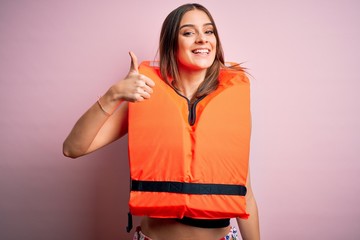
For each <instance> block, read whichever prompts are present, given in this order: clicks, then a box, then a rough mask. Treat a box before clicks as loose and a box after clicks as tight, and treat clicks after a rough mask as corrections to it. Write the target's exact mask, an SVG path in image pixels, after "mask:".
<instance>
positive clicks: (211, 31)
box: [205, 30, 214, 35]
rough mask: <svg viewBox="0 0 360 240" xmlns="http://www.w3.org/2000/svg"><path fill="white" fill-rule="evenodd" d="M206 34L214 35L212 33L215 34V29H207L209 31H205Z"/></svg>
mask: <svg viewBox="0 0 360 240" xmlns="http://www.w3.org/2000/svg"><path fill="white" fill-rule="evenodd" d="M205 34H207V35H212V34H214V31H213V30H207V31H205Z"/></svg>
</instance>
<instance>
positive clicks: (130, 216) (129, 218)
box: [126, 212, 133, 232]
mask: <svg viewBox="0 0 360 240" xmlns="http://www.w3.org/2000/svg"><path fill="white" fill-rule="evenodd" d="M132 228H133V219H132V214H131V213H130V212H129V213H128V225H127V226H126V231H127V232H130V231H131V229H132Z"/></svg>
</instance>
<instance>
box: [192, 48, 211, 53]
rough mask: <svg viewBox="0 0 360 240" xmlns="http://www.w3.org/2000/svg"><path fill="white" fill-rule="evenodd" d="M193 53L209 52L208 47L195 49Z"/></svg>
mask: <svg viewBox="0 0 360 240" xmlns="http://www.w3.org/2000/svg"><path fill="white" fill-rule="evenodd" d="M193 53H209V49H195V50H194V51H193Z"/></svg>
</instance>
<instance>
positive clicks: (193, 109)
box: [174, 89, 206, 126]
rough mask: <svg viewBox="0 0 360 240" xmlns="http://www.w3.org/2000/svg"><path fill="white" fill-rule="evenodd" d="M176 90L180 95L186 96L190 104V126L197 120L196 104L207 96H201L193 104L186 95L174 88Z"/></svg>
mask: <svg viewBox="0 0 360 240" xmlns="http://www.w3.org/2000/svg"><path fill="white" fill-rule="evenodd" d="M174 90H175V92H176V93H177V94H178V95H179V96H181V97H183V98H185V100H186V102H187V104H188V110H189V115H188V122H189V124H190V126H193V125H194V124H195V121H196V106H197V104H198V103H199V102H200V101H201V100H202V99H204V98H205V97H206V95H204V96H201V97H200V98H198V99H196V100H195V102H194V103H193V104H191V103H190V100H189V99H188V98H187V97H185V96H184V95H182V94H181V93H179V92H178V91H177V90H176V89H174Z"/></svg>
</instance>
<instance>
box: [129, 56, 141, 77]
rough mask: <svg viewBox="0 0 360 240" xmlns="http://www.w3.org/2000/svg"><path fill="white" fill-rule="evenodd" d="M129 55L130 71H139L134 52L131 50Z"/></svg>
mask: <svg viewBox="0 0 360 240" xmlns="http://www.w3.org/2000/svg"><path fill="white" fill-rule="evenodd" d="M129 55H130V57H131V65H130V72H136V73H138V72H139V65H138V60H137V57H136V56H135V54H134V53H133V52H129Z"/></svg>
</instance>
